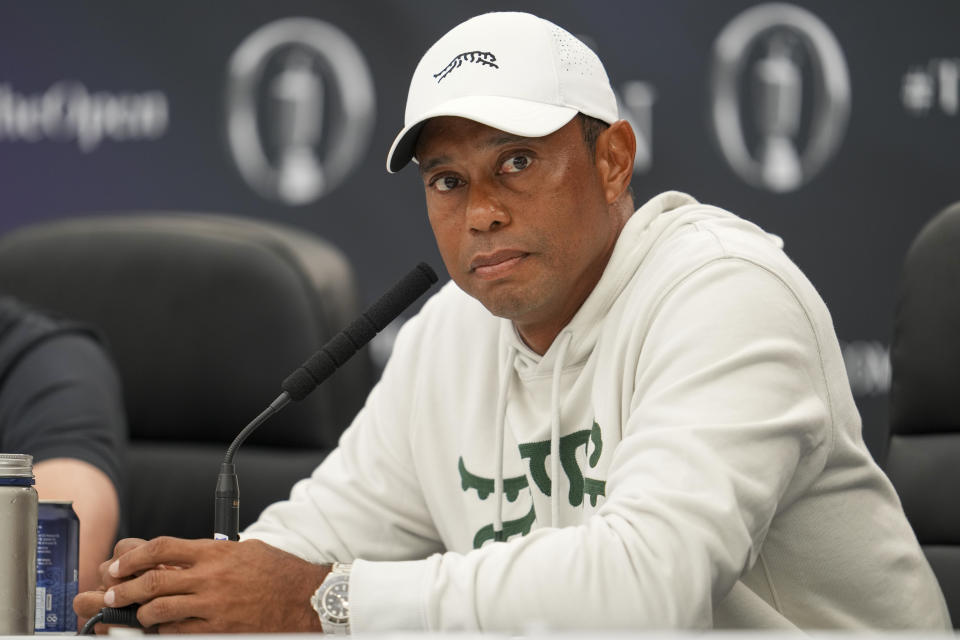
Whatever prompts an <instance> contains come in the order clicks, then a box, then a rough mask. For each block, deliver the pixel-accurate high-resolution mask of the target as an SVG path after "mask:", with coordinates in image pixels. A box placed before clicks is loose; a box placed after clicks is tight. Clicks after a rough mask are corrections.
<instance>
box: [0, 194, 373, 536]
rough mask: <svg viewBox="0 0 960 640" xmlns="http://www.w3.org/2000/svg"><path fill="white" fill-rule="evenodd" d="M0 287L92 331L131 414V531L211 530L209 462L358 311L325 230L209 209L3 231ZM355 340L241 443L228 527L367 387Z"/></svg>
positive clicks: (334, 427)
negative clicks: (344, 356) (321, 377)
mask: <svg viewBox="0 0 960 640" xmlns="http://www.w3.org/2000/svg"><path fill="white" fill-rule="evenodd" d="M0 291H3V292H5V293H8V294H11V295H14V296H17V297H19V298H21V299H22V300H24V301H26V302H29V303H31V304H33V305H35V306H37V307H38V308H41V309H45V310H48V311H51V312H53V313H58V314H61V315H63V316H67V317H70V318H73V319H76V320H79V321H82V322H85V323H88V324H90V325H92V326H94V327H95V328H97V329H99V330H100V331H101V333H102V334H103V335H104V336H105V338H106V342H107V346H108V348H109V349H110V351H111V353H112V355H113V357H114V359H115V361H116V363H117V368H118V370H119V372H120V378H121V381H122V384H123V386H124V402H125V405H126V410H127V416H128V421H129V429H130V438H129V446H128V449H127V451H126V452H125V454H124V455H125V468H126V473H127V478H126V482H125V486H124V487H122V488H121V493H122V495H123V498H122V504H123V514H122V516H123V520H124V522H125V524H126V531H125V533H126V534H127V535H132V536H138V537H145V538H149V537H153V536H156V535H177V536H183V537H195V538H205V537H210V536H211V535H212V533H213V495H214V489H215V485H216V478H217V473H218V472H219V465H220V462H221V460H222V459H223V455H224V452H225V450H226V447H227V445H228V444H229V443H230V442H231V441H232V440H233V438H234V437H235V436H236V434H237V433H239V431H240V430H241V429H242V428H243V427H244V426H245V425H246V424H247V423H248V422H250V421H251V420H252V419H253V418H254V417H256V416H257V414H259V413H260V412H261V411H262V410H263V409H264V408H265V407H266V405H267V404H268V403H269V402H270V401H272V400H273V399H274V398H275V397H276V396H277V395H278V394H279V393H280V391H281V389H280V383H281V381H282V380H283V379H284V378H285V377H286V376H287V375H288V374H289V373H290V372H291V371H292V370H294V369H295V368H296V367H297V366H299V365H300V364H301V363H302V362H303V361H304V360H306V359H307V358H308V357H309V356H310V355H311V354H312V353H313V352H314V351H316V350H317V349H318V348H319V347H320V346H322V345H323V344H324V343H325V342H326V341H327V340H328V339H329V338H331V337H332V336H333V335H334V334H335V333H336V332H337V331H339V330H340V329H342V328H343V327H344V326H346V325H347V324H348V323H349V322H350V321H351V320H352V319H353V317H354V316H355V315H356V313H357V312H358V311H359V300H358V295H357V291H356V288H355V281H354V276H353V272H352V269H351V268H350V265H349V264H348V263H347V261H346V259H345V258H344V256H343V255H342V254H341V253H340V252H339V251H337V250H336V249H334V248H333V247H332V246H331V245H330V244H329V243H327V242H325V241H323V240H322V239H320V238H318V237H316V236H313V235H311V234H309V233H307V232H304V231H301V230H293V229H290V228H288V227H284V226H281V225H278V224H272V223H266V222H255V221H253V220H248V219H242V218H237V217H228V216H217V215H208V214H174V213H158V214H129V215H110V216H100V217H82V218H75V219H68V220H61V221H55V222H51V223H44V224H38V225H34V226H29V227H24V228H20V229H16V230H14V231H12V232H9V233H7V234H5V235H4V236H2V237H0ZM373 376H374V373H373V366H372V364H371V361H370V358H369V353H368V350H367V349H364V350H362V351H361V352H360V353H358V354H357V356H356V357H354V358H353V360H351V361H350V362H348V363H347V364H346V365H345V366H344V367H342V368H341V369H340V370H339V371H338V372H337V373H336V374H335V375H334V376H333V377H332V378H330V379H329V380H328V381H327V382H326V383H324V385H322V386H321V387H320V388H319V389H317V390H316V391H315V392H314V393H313V394H312V395H311V396H309V397H307V398H306V399H305V400H304V401H302V402H300V403H291V404H290V405H289V406H288V407H287V408H286V409H284V410H283V411H282V412H281V413H279V414H278V415H276V416H274V417H273V418H272V419H271V420H270V421H269V422H267V423H266V424H264V425H263V426H262V427H261V428H260V429H259V430H258V431H257V432H256V433H254V435H253V436H252V437H251V438H250V439H249V440H248V441H247V443H246V444H245V445H244V446H243V447H242V448H241V449H240V451H239V453H238V455H237V458H236V464H237V471H238V475H239V479H240V524H241V527H243V526H244V525H246V524H248V523H250V522H252V521H253V520H254V519H256V517H257V515H259V513H260V511H261V510H262V509H263V507H265V506H266V505H267V504H269V503H271V502H273V501H275V500H278V499H282V498H285V497H286V496H287V495H288V494H289V490H290V487H291V486H292V484H293V483H294V481H295V480H297V479H299V478H302V477H305V476H307V475H309V473H310V472H311V471H312V470H313V468H314V467H315V466H316V465H317V464H318V463H319V462H320V461H321V460H322V459H323V457H324V456H325V455H326V453H327V452H328V451H329V450H330V449H331V448H332V447H334V446H335V445H336V442H337V439H338V437H339V435H340V433H341V432H342V430H343V429H344V428H345V427H346V425H348V424H349V422H350V420H351V419H352V417H353V415H354V414H355V413H356V411H357V410H358V409H359V407H360V406H361V405H362V403H363V401H364V399H365V397H366V394H367V392H368V390H369V389H370V387H371V386H372V384H373Z"/></svg>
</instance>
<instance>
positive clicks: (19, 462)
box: [0, 453, 33, 478]
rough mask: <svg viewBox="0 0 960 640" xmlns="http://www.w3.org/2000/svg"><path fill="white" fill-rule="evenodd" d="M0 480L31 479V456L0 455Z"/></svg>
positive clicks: (23, 454)
mask: <svg viewBox="0 0 960 640" xmlns="http://www.w3.org/2000/svg"><path fill="white" fill-rule="evenodd" d="M0 478H33V456H31V455H29V454H26V453H0Z"/></svg>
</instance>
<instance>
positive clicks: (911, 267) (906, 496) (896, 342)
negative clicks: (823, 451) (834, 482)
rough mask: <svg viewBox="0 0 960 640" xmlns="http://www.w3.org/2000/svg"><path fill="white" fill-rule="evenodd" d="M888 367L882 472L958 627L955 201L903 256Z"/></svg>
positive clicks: (959, 311)
mask: <svg viewBox="0 0 960 640" xmlns="http://www.w3.org/2000/svg"><path fill="white" fill-rule="evenodd" d="M891 365H892V367H893V380H892V387H891V391H890V399H891V405H890V442H889V447H888V452H887V459H886V471H887V474H888V475H889V476H890V479H891V480H892V481H893V484H894V486H895V487H896V489H897V492H898V493H899V494H900V499H901V500H902V501H903V507H904V510H905V511H906V514H907V517H908V518H909V520H910V524H911V525H913V529H914V531H915V532H916V534H917V537H918V538H919V540H920V543H921V545H923V548H924V551H925V552H926V554H927V558H928V559H929V560H930V564H931V566H932V567H933V570H934V572H935V573H936V574H937V578H938V579H939V580H940V585H941V586H942V587H943V591H944V595H945V596H946V598H947V605H948V606H949V608H950V615H951V617H952V618H953V620H954V624H955V625H960V500H958V498H957V493H958V490H960V203H957V204H955V205H953V206H952V207H950V208H948V209H946V210H944V211H943V212H941V213H940V214H939V215H937V216H936V217H934V218H933V219H932V220H931V221H930V222H929V223H928V224H927V225H926V226H925V227H924V228H923V229H922V230H921V232H920V233H919V234H918V236H917V238H916V239H915V240H914V242H913V244H912V245H911V247H910V250H909V251H908V252H907V256H906V260H905V262H904V268H903V274H902V279H901V283H900V291H899V297H898V302H897V312H896V321H895V326H894V334H893V343H892V346H891Z"/></svg>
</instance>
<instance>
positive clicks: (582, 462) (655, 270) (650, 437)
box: [76, 13, 949, 633]
mask: <svg viewBox="0 0 960 640" xmlns="http://www.w3.org/2000/svg"><path fill="white" fill-rule="evenodd" d="M405 125H406V126H405V128H404V129H403V131H401V133H400V135H399V136H398V137H397V140H396V142H395V143H394V146H393V148H392V149H391V152H390V155H389V157H388V169H389V170H390V171H398V170H399V169H400V168H402V167H403V166H404V165H405V164H406V163H407V162H408V161H409V160H410V159H411V157H415V159H416V160H417V162H418V163H419V171H420V176H421V178H422V180H423V185H424V190H425V194H426V202H427V211H428V214H429V218H430V224H431V226H432V228H433V231H434V234H435V235H436V239H437V243H438V246H439V248H440V253H441V255H442V257H443V260H444V264H445V265H446V268H447V270H448V271H449V273H450V275H451V277H452V279H453V283H450V284H448V285H447V286H446V287H444V289H443V290H442V291H441V292H440V293H438V294H437V295H436V296H434V297H433V298H432V299H431V300H430V301H429V302H428V303H427V304H426V305H425V306H424V308H423V311H422V312H421V313H420V314H419V315H418V316H417V317H416V318H414V319H412V320H411V321H410V322H408V323H407V324H406V325H405V326H404V328H403V329H402V330H401V333H400V336H399V337H398V339H397V342H396V346H395V349H394V353H393V356H392V357H391V361H390V362H389V364H388V365H387V368H386V370H385V372H384V374H383V378H382V380H381V382H380V383H379V384H378V386H377V387H376V389H374V391H373V392H372V393H371V394H370V397H369V399H368V402H367V405H366V407H365V408H364V409H363V411H361V413H360V414H359V415H358V416H357V418H356V420H355V421H354V423H353V425H352V426H351V427H350V429H348V431H347V432H346V433H345V434H344V436H343V438H342V440H341V442H340V446H339V448H338V449H337V450H336V451H335V452H333V453H332V454H331V455H330V456H329V457H328V458H327V459H326V460H325V461H324V463H323V464H322V465H321V466H320V467H319V468H318V469H317V470H316V471H315V472H314V474H313V475H312V477H311V478H309V479H307V480H304V481H301V482H300V483H298V484H297V485H296V486H295V488H294V490H293V492H292V495H291V498H290V500H289V501H287V502H283V503H278V504H276V505H273V506H271V507H270V508H268V509H267V510H266V511H265V512H264V513H263V515H262V516H261V518H260V519H259V521H258V522H256V523H255V524H254V525H253V526H251V527H250V528H249V529H248V530H247V531H246V532H245V533H244V536H243V538H244V541H243V542H240V543H217V542H213V541H182V540H175V539H169V538H167V539H157V540H154V541H151V542H149V543H143V541H124V542H122V543H121V544H120V545H118V548H117V552H116V554H115V556H116V559H115V560H114V561H113V562H111V563H109V564H105V565H104V575H105V581H106V583H107V586H109V589H108V590H107V591H106V593H105V594H103V593H99V592H97V593H91V594H84V595H82V596H80V597H79V598H78V599H77V603H76V606H77V609H78V611H79V612H80V613H81V614H82V615H85V616H90V615H92V614H93V613H94V612H96V611H97V608H98V607H100V606H102V604H103V602H106V603H107V604H108V605H111V606H122V605H127V604H129V603H134V602H137V603H144V604H142V606H141V607H140V609H139V613H138V615H139V619H140V620H141V621H142V622H143V623H145V624H147V625H151V626H156V627H157V629H158V630H160V631H184V632H197V633H200V632H208V631H224V630H228V631H253V630H270V631H293V630H319V629H321V628H324V629H326V630H328V631H344V630H346V629H348V628H352V629H353V630H362V631H378V630H388V629H427V630H451V629H482V630H517V629H523V628H525V627H527V626H528V625H538V626H541V625H546V626H548V627H553V628H572V627H579V628H588V629H589V628H595V629H600V628H633V629H639V628H664V627H673V628H709V627H748V628H797V627H800V628H858V627H868V626H875V627H880V628H925V629H947V628H949V618H948V615H947V613H946V609H945V606H944V602H943V597H942V595H941V593H940V590H939V587H938V585H937V583H936V581H935V579H934V577H933V575H932V573H931V571H930V568H929V566H928V565H927V563H926V561H925V560H924V557H923V555H922V553H921V551H920V549H919V546H918V544H917V542H916V539H915V537H914V535H913V533H912V532H911V530H910V527H909V525H908V524H907V521H906V519H905V517H904V515H903V512H902V510H901V508H900V505H899V502H898V500H897V497H896V495H895V493H894V491H893V489H892V488H891V486H890V483H889V482H888V481H887V480H886V478H885V477H884V476H883V474H882V473H881V471H880V470H879V469H878V467H877V466H876V464H875V463H874V462H873V460H872V459H871V457H870V455H869V454H868V452H867V450H866V448H865V447H864V444H863V441H862V439H861V436H860V424H859V418H858V416H857V414H856V409H855V407H854V404H853V400H852V397H851V394H850V389H849V385H848V383H847V380H846V376H845V372H844V367H843V361H842V358H841V356H840V350H839V347H838V344H837V339H836V337H835V335H834V333H833V329H832V326H831V321H830V317H829V315H828V313H827V310H826V309H825V307H824V305H823V303H822V301H821V300H820V299H819V297H818V296H817V294H816V292H815V291H814V289H813V287H812V286H811V285H810V283H809V282H807V280H806V279H805V278H804V277H803V276H802V274H801V273H800V272H799V270H798V269H797V268H796V267H795V266H794V265H793V264H792V263H791V262H790V261H789V260H788V259H787V258H786V256H785V255H784V254H783V252H782V251H781V249H780V247H779V245H778V243H777V241H776V239H775V238H773V237H771V236H768V235H766V234H765V233H763V232H762V231H761V230H759V229H758V228H757V227H755V226H754V225H752V224H750V223H748V222H746V221H743V220H741V219H739V218H737V217H735V216H733V215H732V214H729V213H727V212H724V211H722V210H720V209H717V208H714V207H709V206H704V205H700V204H698V203H697V202H696V201H694V200H693V199H692V198H690V197H689V196H686V195H683V194H680V193H672V192H671V193H666V194H663V195H661V196H658V197H656V198H654V199H653V200H651V201H650V202H648V203H647V204H645V205H644V206H642V207H641V208H640V209H639V210H637V211H636V212H634V211H633V205H632V202H631V197H630V194H629V181H630V177H631V174H632V167H633V155H634V150H635V142H634V137H633V133H632V131H631V130H630V127H629V125H628V124H627V123H626V122H624V121H622V120H619V119H618V115H617V107H616V100H615V98H614V95H613V92H612V90H611V88H610V84H609V82H608V80H607V77H606V74H605V72H604V70H603V67H602V65H601V63H600V61H599V60H598V59H597V58H596V56H595V55H594V54H593V53H592V52H591V51H590V50H589V49H588V48H587V47H586V46H584V45H583V44H582V43H581V42H579V41H578V40H576V39H575V38H573V37H572V36H571V35H570V34H569V33H567V32H566V31H563V30H562V29H560V28H559V27H557V26H555V25H553V24H551V23H549V22H546V21H543V20H540V19H539V18H536V17H534V16H530V15H527V14H517V13H502V14H488V15H484V16H480V17H477V18H474V19H472V20H469V21H467V22H465V23H463V24H461V25H459V26H458V27H456V28H454V29H453V30H452V31H450V32H449V33H448V34H446V35H445V36H444V37H443V38H441V39H440V40H439V41H438V42H437V43H436V44H435V45H434V46H433V47H432V48H431V49H430V50H429V51H428V52H427V53H426V54H425V55H424V57H423V59H422V60H421V62H420V64H419V65H418V67H417V69H416V71H415V72H414V77H413V80H412V82H411V87H410V93H409V97H408V102H407V110H406V117H405ZM264 542H266V543H268V544H263V543H264ZM280 549H283V550H284V551H280ZM287 552H289V553H287ZM334 562H344V563H352V564H348V565H347V566H343V565H332V567H331V564H329V563H334ZM158 565H162V566H163V567H171V566H174V567H178V568H179V569H180V570H169V569H165V568H160V569H157V568H156V567H157V566H158ZM331 569H332V570H331Z"/></svg>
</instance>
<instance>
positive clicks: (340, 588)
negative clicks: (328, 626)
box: [320, 580, 350, 624]
mask: <svg viewBox="0 0 960 640" xmlns="http://www.w3.org/2000/svg"><path fill="white" fill-rule="evenodd" d="M348 589H349V585H348V583H347V582H346V581H345V580H344V581H337V582H335V583H333V584H332V585H330V587H329V588H328V589H327V590H326V591H324V592H323V596H322V597H321V599H320V606H321V607H322V608H323V617H324V618H326V619H327V620H329V621H330V622H333V623H334V624H343V623H346V622H347V621H348V620H349V619H350V600H349V594H348Z"/></svg>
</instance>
